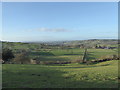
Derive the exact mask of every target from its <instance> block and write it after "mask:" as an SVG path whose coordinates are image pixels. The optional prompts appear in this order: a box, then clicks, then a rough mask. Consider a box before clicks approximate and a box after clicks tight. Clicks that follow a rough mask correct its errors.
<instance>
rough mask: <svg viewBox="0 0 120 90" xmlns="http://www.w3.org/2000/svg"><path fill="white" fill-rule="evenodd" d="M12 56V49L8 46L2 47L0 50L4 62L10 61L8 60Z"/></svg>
mask: <svg viewBox="0 0 120 90" xmlns="http://www.w3.org/2000/svg"><path fill="white" fill-rule="evenodd" d="M12 58H14V54H13V52H12V50H10V49H8V48H4V49H3V50H2V60H3V61H4V63H6V62H10V60H11V59H12Z"/></svg>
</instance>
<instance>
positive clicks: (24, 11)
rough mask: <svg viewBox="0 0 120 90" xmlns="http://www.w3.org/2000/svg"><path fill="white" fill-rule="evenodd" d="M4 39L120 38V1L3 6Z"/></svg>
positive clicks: (31, 3)
mask: <svg viewBox="0 0 120 90" xmlns="http://www.w3.org/2000/svg"><path fill="white" fill-rule="evenodd" d="M2 10H3V12H2V24H3V27H2V40H7V41H59V40H60V41H61V40H84V39H117V36H118V29H117V28H118V17H117V15H118V6H117V2H101V3H100V2H84V3H83V2H79V3H78V2H77V3H74V2H71V3H66V2H58V3H54V2H51V3H50V2H49V3H42V2H37V3H34V2H18V3H15V2H8V3H5V2H4V3H3V4H2Z"/></svg>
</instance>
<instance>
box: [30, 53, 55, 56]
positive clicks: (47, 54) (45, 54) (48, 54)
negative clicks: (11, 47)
mask: <svg viewBox="0 0 120 90" xmlns="http://www.w3.org/2000/svg"><path fill="white" fill-rule="evenodd" d="M30 55H42V56H55V55H54V54H53V53H51V52H31V53H30Z"/></svg>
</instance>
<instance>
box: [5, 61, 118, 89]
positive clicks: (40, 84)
mask: <svg viewBox="0 0 120 90" xmlns="http://www.w3.org/2000/svg"><path fill="white" fill-rule="evenodd" d="M117 77H118V61H116V60H114V61H107V62H102V63H99V64H94V65H83V64H67V65H65V66H50V65H49V66H47V65H15V64H13V65H10V64H9V65H8V64H4V65H3V88H8V87H9V88H56V87H60V88H61V87H63V88H64V87H67V88H68V87H74V88H114V87H117V83H118V81H117Z"/></svg>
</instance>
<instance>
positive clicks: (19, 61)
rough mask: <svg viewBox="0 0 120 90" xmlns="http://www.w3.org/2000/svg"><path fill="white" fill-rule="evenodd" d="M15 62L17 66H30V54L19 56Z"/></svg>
mask: <svg viewBox="0 0 120 90" xmlns="http://www.w3.org/2000/svg"><path fill="white" fill-rule="evenodd" d="M14 62H15V63H17V64H30V58H29V57H28V54H27V53H25V52H24V53H21V54H18V55H17V56H16V57H15V58H14Z"/></svg>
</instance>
